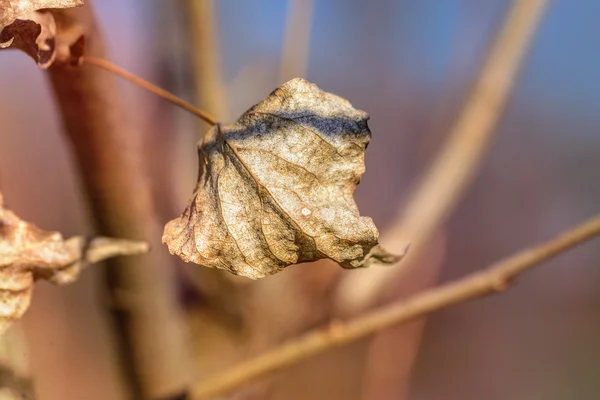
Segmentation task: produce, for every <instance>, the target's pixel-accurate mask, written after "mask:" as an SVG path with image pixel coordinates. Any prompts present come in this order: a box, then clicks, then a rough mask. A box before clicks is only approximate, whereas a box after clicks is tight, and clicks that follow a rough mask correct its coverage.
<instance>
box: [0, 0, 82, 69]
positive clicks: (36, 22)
mask: <svg viewBox="0 0 600 400" xmlns="http://www.w3.org/2000/svg"><path fill="white" fill-rule="evenodd" d="M82 4H83V0H0V49H5V48H16V49H20V50H23V51H24V52H25V53H27V54H29V55H30V56H31V57H33V59H34V60H36V62H37V63H38V65H39V66H40V67H41V68H48V67H49V66H50V65H51V64H52V63H53V62H55V61H60V62H70V63H76V62H77V60H78V59H79V57H81V56H82V55H83V46H84V40H85V39H84V36H83V34H84V28H83V26H82V25H80V24H78V23H77V22H76V21H73V20H72V19H68V18H66V17H65V16H64V15H63V14H61V10H62V9H64V8H71V7H77V6H80V5H82Z"/></svg>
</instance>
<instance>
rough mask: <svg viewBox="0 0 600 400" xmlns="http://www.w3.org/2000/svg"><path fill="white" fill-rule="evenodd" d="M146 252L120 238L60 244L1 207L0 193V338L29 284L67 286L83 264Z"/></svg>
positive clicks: (25, 299) (23, 303)
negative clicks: (42, 283)
mask: <svg viewBox="0 0 600 400" xmlns="http://www.w3.org/2000/svg"><path fill="white" fill-rule="evenodd" d="M147 251H148V244H147V243H145V242H136V241H130V240H123V239H110V238H95V239H92V240H90V241H88V240H86V239H85V238H83V237H81V236H75V237H72V238H69V239H67V240H64V239H63V237H62V235H61V234H60V233H58V232H49V231H44V230H42V229H40V228H38V227H36V226H35V225H32V224H29V223H27V222H25V221H23V220H21V219H20V218H19V217H17V216H16V215H15V214H14V213H13V212H12V211H10V210H8V209H6V208H4V205H3V202H2V194H1V193H0V334H2V333H4V332H5V331H6V329H7V328H8V327H9V326H10V324H11V323H12V322H13V321H15V320H17V319H19V318H20V317H21V316H22V315H23V313H24V312H25V311H26V310H27V308H28V307H29V303H30V301H31V292H32V290H33V284H34V282H35V280H37V279H46V280H48V281H50V282H53V283H56V284H59V285H63V284H67V283H71V282H73V281H75V280H76V279H77V278H78V276H79V273H80V272H81V269H82V268H84V267H85V266H86V265H87V264H89V263H94V262H98V261H100V260H103V259H105V258H109V257H115V256H119V255H129V254H139V253H145V252H147Z"/></svg>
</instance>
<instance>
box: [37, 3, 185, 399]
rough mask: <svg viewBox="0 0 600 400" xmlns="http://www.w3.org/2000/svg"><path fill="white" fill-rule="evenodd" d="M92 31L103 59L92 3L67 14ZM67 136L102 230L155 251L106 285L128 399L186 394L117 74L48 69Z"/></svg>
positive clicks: (126, 263)
mask: <svg viewBox="0 0 600 400" xmlns="http://www.w3.org/2000/svg"><path fill="white" fill-rule="evenodd" d="M69 16H70V17H72V18H76V19H78V20H81V21H82V22H84V23H85V24H86V25H87V26H88V27H89V32H88V35H87V39H88V49H89V51H88V53H89V54H91V55H93V56H99V57H103V56H104V49H103V43H102V39H101V37H100V34H99V33H98V31H97V28H96V26H97V25H96V22H95V19H94V15H93V12H92V9H91V8H90V6H89V4H87V5H86V6H84V7H82V8H79V9H75V10H69ZM48 78H49V79H50V83H51V85H52V89H53V91H54V95H55V97H56V100H57V104H58V107H59V111H60V113H61V116H62V120H63V124H64V128H65V134H66V137H67V139H68V140H69V142H70V144H71V146H72V150H73V153H74V156H75V161H76V162H77V164H78V167H79V170H80V174H81V178H82V180H83V184H84V186H85V190H86V192H87V195H88V198H89V201H90V205H91V211H92V214H93V219H94V222H95V224H96V226H97V229H98V231H99V233H101V234H104V235H107V236H115V237H124V238H130V239H143V240H147V241H149V242H151V244H152V245H153V248H154V251H153V252H152V253H150V254H147V255H142V256H137V257H131V258H123V259H118V260H115V261H111V262H110V263H109V264H108V266H107V269H106V278H107V285H108V289H109V291H110V294H111V296H112V301H113V303H114V304H115V309H114V316H115V321H116V323H117V326H118V328H119V333H120V339H121V349H120V350H121V355H122V360H123V363H124V366H125V369H124V373H125V374H127V375H128V376H127V378H129V379H128V381H129V382H131V383H132V387H131V392H132V393H131V394H132V395H133V396H135V397H136V398H141V397H143V398H148V397H152V398H156V397H164V396H172V395H174V394H179V393H182V392H183V391H185V389H186V386H187V383H188V374H189V372H190V371H189V365H190V364H189V360H188V357H189V356H188V352H187V348H186V343H185V340H184V337H185V335H184V326H183V323H182V320H181V318H180V310H179V308H178V304H177V301H176V292H175V287H174V281H173V279H172V276H171V274H172V270H171V269H170V268H169V264H170V263H169V259H168V258H167V257H168V256H167V254H166V252H165V251H164V250H163V249H162V246H161V245H160V237H161V227H160V226H159V225H158V224H157V221H156V218H155V215H154V206H153V203H152V200H151V198H150V188H149V185H148V183H147V180H146V176H145V174H144V172H143V171H142V169H141V168H140V165H141V163H140V158H141V156H142V155H141V154H140V153H139V151H138V150H137V149H136V148H135V147H133V146H132V145H131V140H132V139H133V138H134V136H135V131H134V129H132V128H135V127H131V126H128V124H127V119H126V118H124V113H126V112H127V111H126V110H125V109H124V104H123V102H122V101H121V98H120V97H119V93H118V90H117V85H116V82H115V80H114V77H113V76H112V75H111V74H109V73H107V72H105V71H102V70H99V69H97V68H91V67H87V66H83V67H81V68H78V69H74V68H70V67H68V66H58V65H55V66H53V67H52V68H50V69H49V70H48Z"/></svg>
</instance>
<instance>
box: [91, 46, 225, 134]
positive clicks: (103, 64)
mask: <svg viewBox="0 0 600 400" xmlns="http://www.w3.org/2000/svg"><path fill="white" fill-rule="evenodd" d="M82 62H83V63H84V64H90V65H95V66H97V67H100V68H103V69H105V70H107V71H110V72H112V73H114V74H116V75H119V76H120V77H121V78H123V79H127V80H128V81H130V82H132V83H134V84H136V85H138V86H140V87H142V88H144V89H146V90H148V91H150V92H152V93H154V94H156V95H157V96H160V97H162V98H163V99H165V100H167V101H170V102H171V103H173V104H175V105H176V106H179V107H181V108H183V109H184V110H186V111H189V112H191V113H192V114H194V115H197V116H198V117H200V118H202V119H203V120H204V121H206V122H207V123H209V124H210V125H216V124H217V121H216V120H215V119H214V118H213V117H212V116H210V115H209V114H208V113H206V112H204V111H202V110H200V109H199V108H197V107H196V106H194V105H192V104H190V103H188V102H187V101H185V100H183V99H181V98H179V97H177V96H175V95H174V94H173V93H170V92H167V91H166V90H164V89H161V88H160V87H158V86H156V85H154V84H153V83H150V82H148V81H147V80H145V79H142V78H140V77H139V76H137V75H134V74H132V73H131V72H129V71H126V70H124V69H123V68H121V67H118V66H116V65H115V64H113V63H111V62H110V61H107V60H105V59H103V58H98V57H89V56H86V57H82Z"/></svg>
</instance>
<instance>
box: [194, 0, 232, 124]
mask: <svg viewBox="0 0 600 400" xmlns="http://www.w3.org/2000/svg"><path fill="white" fill-rule="evenodd" d="M215 6H216V4H215V1H214V0H188V1H187V10H188V14H189V19H190V23H189V25H190V37H191V40H192V43H193V51H192V54H191V55H192V59H193V65H194V82H195V84H196V85H195V86H196V90H195V92H196V104H198V106H199V107H202V108H203V109H205V110H207V111H208V112H209V113H211V114H212V115H216V116H217V118H219V119H221V118H223V114H224V111H225V99H224V96H225V90H224V88H223V85H222V81H221V63H220V60H221V58H220V47H219V40H218V39H219V36H218V33H217V32H218V30H217V26H216V21H217V15H216V10H215ZM207 122H208V121H207ZM211 125H214V123H212V124H211Z"/></svg>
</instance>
